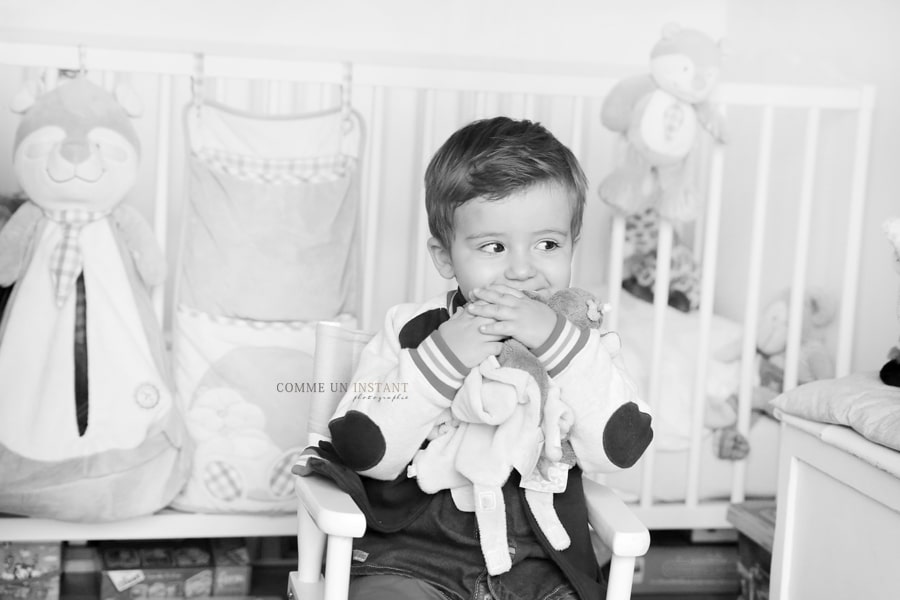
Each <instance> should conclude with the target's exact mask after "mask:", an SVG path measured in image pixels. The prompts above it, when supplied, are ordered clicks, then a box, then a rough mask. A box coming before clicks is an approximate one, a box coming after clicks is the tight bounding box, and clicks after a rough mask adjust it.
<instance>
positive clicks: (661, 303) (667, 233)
mask: <svg viewBox="0 0 900 600" xmlns="http://www.w3.org/2000/svg"><path fill="white" fill-rule="evenodd" d="M673 237H674V233H673V231H672V223H671V222H669V221H668V220H666V219H662V220H660V223H659V238H658V241H657V247H656V281H654V283H653V356H652V358H651V360H650V381H649V383H648V386H647V403H648V404H649V405H650V409H651V411H652V410H655V409H657V408H658V407H659V399H660V392H661V390H660V380H661V378H662V366H663V359H664V358H665V357H664V356H663V345H664V338H663V335H664V333H665V327H666V311H667V309H668V307H669V279H670V275H671V265H672V240H673ZM655 455H656V449H655V447H654V448H651V449H650V451H649V452H647V455H646V458H645V459H644V470H643V472H642V473H641V477H642V483H641V506H643V507H647V506H650V505H651V504H652V502H653V473H654V462H655V461H654V458H655Z"/></svg>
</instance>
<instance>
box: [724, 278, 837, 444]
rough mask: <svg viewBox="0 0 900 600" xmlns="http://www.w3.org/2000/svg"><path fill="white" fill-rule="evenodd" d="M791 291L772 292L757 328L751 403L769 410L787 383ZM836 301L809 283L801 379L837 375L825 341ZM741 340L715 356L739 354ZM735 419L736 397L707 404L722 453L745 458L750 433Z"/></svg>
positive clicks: (729, 357) (754, 407) (732, 357)
mask: <svg viewBox="0 0 900 600" xmlns="http://www.w3.org/2000/svg"><path fill="white" fill-rule="evenodd" d="M789 306H790V291H789V290H785V291H784V292H782V293H781V294H779V295H777V296H776V297H774V298H773V299H772V300H771V301H770V302H769V304H767V305H766V307H765V308H764V309H763V311H762V313H761V314H760V318H759V323H758V325H757V333H756V360H757V376H758V385H756V386H755V387H754V388H753V391H752V394H753V395H752V398H751V406H752V410H753V411H754V412H755V413H760V412H768V411H769V410H770V409H769V402H770V401H771V400H772V399H773V398H775V396H777V395H778V394H780V393H781V392H782V390H783V388H784V368H785V357H786V355H785V353H786V350H787V338H788V318H789ZM836 315H837V306H836V301H835V300H834V298H833V297H832V296H831V295H829V294H828V293H827V292H825V291H824V290H822V289H820V288H816V287H812V288H810V289H807V291H806V295H805V296H804V299H803V312H802V317H803V319H802V322H801V323H802V324H801V333H800V356H799V362H798V367H797V383H798V384H803V383H808V382H810V381H815V380H818V379H830V378H832V377H834V373H835V365H834V359H833V358H832V356H831V353H830V352H829V351H828V348H827V347H826V345H825V335H826V331H827V328H828V326H829V325H830V324H831V323H833V322H834V318H835V316H836ZM739 357H740V342H737V343H735V344H734V345H732V346H729V347H728V348H723V349H720V351H719V352H718V353H717V358H720V359H721V360H723V361H725V362H729V361H734V360H738V358H739ZM736 421H737V397H736V396H733V395H732V396H730V397H728V398H727V399H726V400H725V401H724V402H720V403H717V404H715V405H711V406H710V407H708V411H707V420H706V422H707V425H708V426H711V427H713V428H715V429H717V433H718V434H719V435H718V445H717V447H718V454H719V457H720V458H728V459H735V460H738V459H741V458H743V457H744V456H746V455H747V453H749V451H750V446H749V443H748V441H747V439H746V438H745V437H744V436H743V435H741V434H740V433H739V432H738V431H737V429H736V428H735V427H734V423H735V422H736Z"/></svg>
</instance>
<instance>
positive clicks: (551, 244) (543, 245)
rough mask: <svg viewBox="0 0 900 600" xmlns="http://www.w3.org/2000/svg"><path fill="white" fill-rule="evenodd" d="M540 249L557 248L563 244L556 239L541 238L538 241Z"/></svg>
mask: <svg viewBox="0 0 900 600" xmlns="http://www.w3.org/2000/svg"><path fill="white" fill-rule="evenodd" d="M537 247H538V250H556V249H557V248H560V247H562V245H561V244H560V243H559V242H557V241H555V240H541V241H540V242H538V245H537Z"/></svg>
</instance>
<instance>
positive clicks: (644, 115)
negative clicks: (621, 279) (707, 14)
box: [599, 24, 725, 222]
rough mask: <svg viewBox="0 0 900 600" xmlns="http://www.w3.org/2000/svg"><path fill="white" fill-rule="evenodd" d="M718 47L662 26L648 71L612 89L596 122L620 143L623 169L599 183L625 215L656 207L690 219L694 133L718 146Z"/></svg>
mask: <svg viewBox="0 0 900 600" xmlns="http://www.w3.org/2000/svg"><path fill="white" fill-rule="evenodd" d="M721 59H722V48H721V45H720V44H719V43H717V42H715V41H714V40H712V39H711V38H710V37H709V36H707V35H706V34H704V33H701V32H699V31H696V30H693V29H682V28H680V27H679V26H678V25H675V24H669V25H666V26H665V27H664V28H663V32H662V38H661V39H660V40H659V41H658V42H657V43H656V45H655V46H654V47H653V50H652V51H651V54H650V73H649V74H645V75H639V76H635V77H632V78H629V79H625V80H623V81H620V82H619V83H617V84H616V85H615V86H614V87H613V89H612V90H611V91H610V93H609V95H608V96H607V97H606V99H605V100H604V102H603V107H602V111H601V116H600V119H601V121H602V123H603V125H604V126H605V127H606V128H607V129H610V130H611V131H614V132H617V133H620V134H621V135H622V137H623V138H624V140H625V142H626V148H627V149H626V156H625V160H624V164H622V165H621V166H619V167H618V168H617V169H615V170H614V171H613V172H612V173H610V174H609V175H608V176H607V177H606V178H605V179H604V180H603V181H602V182H601V183H600V188H599V194H600V197H601V198H602V199H603V201H604V202H606V203H607V204H609V205H611V206H612V207H614V208H615V209H617V210H618V211H620V212H622V213H624V214H626V215H630V214H634V213H636V212H640V211H642V210H645V209H646V208H648V207H655V208H657V209H658V210H659V213H660V215H661V216H662V217H663V218H665V219H669V220H671V221H678V222H686V221H690V220H693V219H694V218H695V217H696V214H697V210H698V199H697V192H696V190H694V189H693V185H692V182H691V164H692V162H691V161H692V160H693V158H694V156H695V149H696V145H697V144H696V142H697V139H698V135H699V131H700V130H701V129H702V130H705V131H706V132H708V133H709V134H710V135H711V136H712V137H713V138H714V139H715V140H716V141H718V142H724V140H725V134H724V122H723V119H722V118H721V116H720V115H719V114H718V113H717V112H716V110H715V109H714V107H713V105H712V104H711V103H710V102H709V99H710V96H711V95H712V92H713V90H714V88H715V86H716V83H717V82H718V78H719V73H720V70H721Z"/></svg>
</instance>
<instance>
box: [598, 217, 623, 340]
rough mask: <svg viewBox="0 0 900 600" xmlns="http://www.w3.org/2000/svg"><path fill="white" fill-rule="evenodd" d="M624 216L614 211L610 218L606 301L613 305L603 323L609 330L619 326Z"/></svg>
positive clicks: (614, 329)
mask: <svg viewBox="0 0 900 600" xmlns="http://www.w3.org/2000/svg"><path fill="white" fill-rule="evenodd" d="M624 255H625V216H624V215H622V214H619V213H615V214H613V216H612V219H611V220H610V232H609V266H608V268H609V275H608V277H607V283H606V289H607V293H608V294H609V298H607V302H609V303H610V304H611V305H612V306H613V310H612V311H611V312H610V313H609V315H608V316H606V315H604V317H603V323H604V325H605V326H606V327H607V328H608V329H609V330H610V331H616V330H617V329H618V327H619V311H617V310H615V307H617V306H619V299H620V297H621V295H622V265H623V262H624V260H625V256H624Z"/></svg>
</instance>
